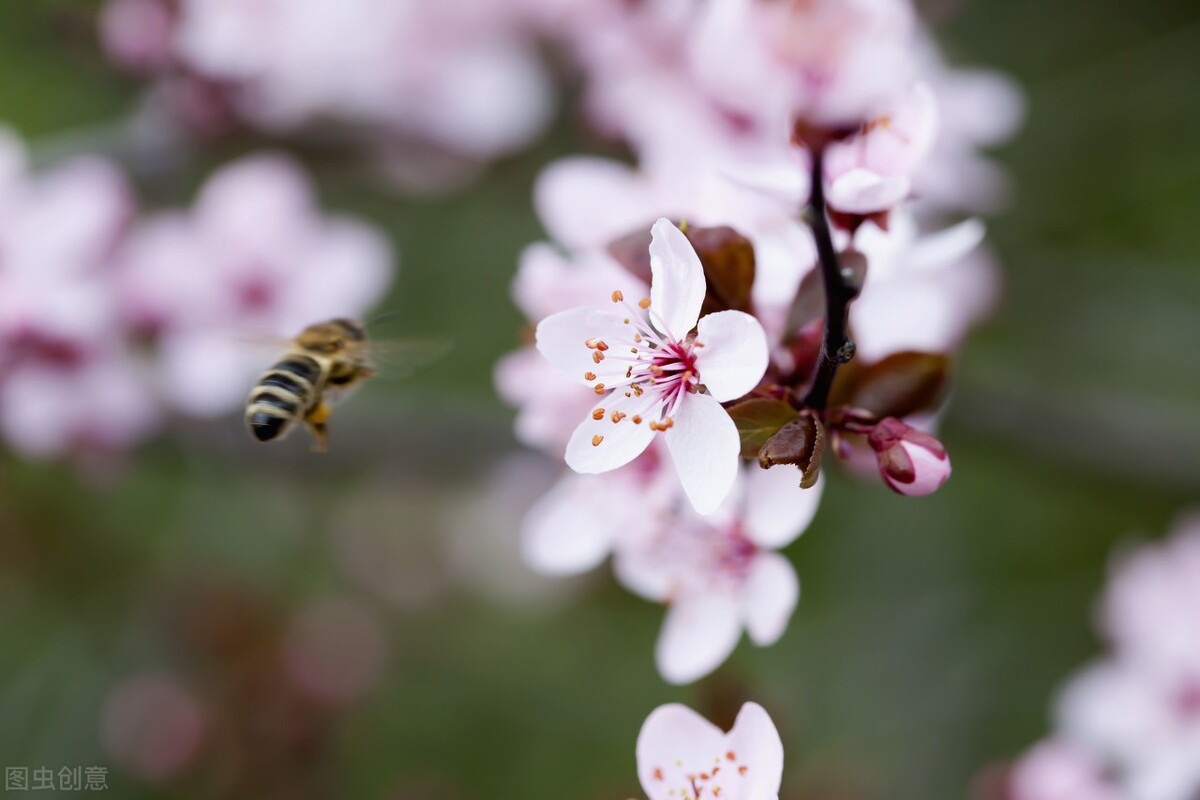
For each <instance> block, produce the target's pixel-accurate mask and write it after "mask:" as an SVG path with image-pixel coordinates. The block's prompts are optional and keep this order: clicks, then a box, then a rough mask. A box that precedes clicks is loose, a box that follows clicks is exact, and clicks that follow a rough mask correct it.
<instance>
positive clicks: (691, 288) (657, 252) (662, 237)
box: [650, 218, 707, 339]
mask: <svg viewBox="0 0 1200 800" xmlns="http://www.w3.org/2000/svg"><path fill="white" fill-rule="evenodd" d="M706 290H707V284H706V283H705V282H704V267H702V266H701V265H700V257H699V256H697V255H696V251H695V249H693V248H692V243H691V242H689V241H688V239H687V237H686V236H684V235H683V232H682V231H680V230H679V228H677V227H675V224H674V223H673V222H671V221H670V220H669V219H665V218H663V219H659V220H658V222H655V223H654V227H653V228H652V229H651V239H650V310H651V312H652V313H653V314H655V315H657V318H658V319H661V320H662V322H663V324H664V325H666V328H667V330H665V331H663V333H666V334H669V335H670V336H671V337H672V338H674V339H682V338H683V337H684V336H686V335H687V334H688V332H689V331H691V329H692V328H694V327H696V320H697V319H699V318H700V306H702V305H703V304H704V293H705V291H706Z"/></svg>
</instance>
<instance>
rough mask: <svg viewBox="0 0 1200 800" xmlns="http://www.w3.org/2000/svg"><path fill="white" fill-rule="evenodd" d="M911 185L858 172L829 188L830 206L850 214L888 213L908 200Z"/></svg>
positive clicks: (860, 170) (858, 170) (891, 178)
mask: <svg viewBox="0 0 1200 800" xmlns="http://www.w3.org/2000/svg"><path fill="white" fill-rule="evenodd" d="M909 188H910V182H909V180H908V178H903V177H899V176H892V177H885V176H883V175H879V174H877V173H875V172H871V171H870V170H867V169H862V168H855V169H852V170H850V171H848V172H845V173H843V174H842V175H840V176H839V177H838V178H837V180H835V181H834V182H833V184H832V185H830V187H829V205H831V206H833V207H834V208H836V209H837V210H838V211H845V212H846V213H849V214H874V213H876V212H878V211H887V210H888V209H890V208H892V207H893V206H895V205H897V204H898V203H899V202H900V201H901V200H903V199H904V198H906V197H908V191H909Z"/></svg>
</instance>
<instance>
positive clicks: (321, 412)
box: [304, 403, 330, 453]
mask: <svg viewBox="0 0 1200 800" xmlns="http://www.w3.org/2000/svg"><path fill="white" fill-rule="evenodd" d="M329 414H330V410H329V406H327V405H325V403H317V405H316V406H315V407H314V408H313V410H312V411H310V412H308V414H307V415H306V416H305V417H304V423H305V424H306V425H308V430H309V432H310V433H311V434H312V436H313V447H312V449H313V452H314V453H324V452H325V451H327V450H328V449H329V429H328V427H327V424H326V423H327V422H328V421H329Z"/></svg>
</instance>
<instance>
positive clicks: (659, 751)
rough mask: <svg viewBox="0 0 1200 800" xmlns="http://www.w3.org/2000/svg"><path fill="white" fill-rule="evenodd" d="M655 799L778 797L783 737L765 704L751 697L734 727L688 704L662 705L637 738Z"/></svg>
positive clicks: (647, 787) (644, 778)
mask: <svg viewBox="0 0 1200 800" xmlns="http://www.w3.org/2000/svg"><path fill="white" fill-rule="evenodd" d="M637 770H638V779H639V780H640V781H641V784H642V791H644V792H645V793H646V797H647V798H649V800H701V798H706V797H714V798H716V797H719V798H721V799H722V800H776V799H777V798H778V796H779V786H780V783H781V782H782V780H783V742H782V741H780V739H779V732H778V731H777V730H776V729H775V724H774V723H773V722H772V721H771V717H770V716H768V714H767V712H766V711H765V710H764V709H763V707H762V706H760V705H758V704H757V703H746V704H745V705H744V706H742V709H741V711H740V712H738V715H737V719H736V720H735V721H734V723H733V727H732V728H731V729H730V730H729V732H728V733H724V732H723V731H721V729H720V728H718V727H717V726H715V725H713V724H712V723H711V722H709V721H708V720H706V719H704V717H701V716H700V715H699V714H697V713H696V712H695V711H692V710H691V709H690V708H687V707H686V706H682V705H678V704H671V705H665V706H660V707H659V708H656V709H655V710H654V711H653V713H651V714H650V716H649V717H647V718H646V721H645V723H643V725H642V730H641V732H640V733H639V734H638V740H637Z"/></svg>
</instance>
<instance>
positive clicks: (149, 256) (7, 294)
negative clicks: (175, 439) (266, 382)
mask: <svg viewBox="0 0 1200 800" xmlns="http://www.w3.org/2000/svg"><path fill="white" fill-rule="evenodd" d="M391 270H392V257H391V253H390V249H389V246H388V245H387V243H386V242H385V240H384V239H383V237H382V236H381V235H380V234H379V233H377V232H376V231H375V230H373V229H372V228H370V227H369V226H367V225H365V224H364V223H361V222H358V221H355V220H351V219H346V218H337V217H328V216H325V215H323V214H322V213H321V212H320V210H319V209H318V207H317V205H316V201H315V198H314V196H313V193H312V188H311V186H310V184H309V183H308V180H307V178H306V176H305V174H304V172H303V171H302V170H301V168H300V167H299V166H298V165H296V164H295V163H293V162H292V161H290V160H287V159H286V158H283V157H281V156H272V155H262V156H252V157H248V158H246V159H243V160H241V161H238V162H234V163H231V164H228V165H226V166H224V167H223V168H221V169H220V170H218V171H217V172H215V173H214V174H213V175H212V176H211V177H210V178H209V180H208V181H207V183H206V184H205V185H204V186H203V187H202V188H201V189H200V192H199V195H198V197H197V199H196V201H195V204H194V205H193V206H192V208H190V209H189V210H187V211H166V212H159V213H155V214H145V215H141V216H139V215H138V211H137V204H136V202H135V199H134V196H133V193H132V190H131V188H130V186H129V185H128V183H127V181H126V179H125V178H124V176H123V174H122V173H121V171H120V170H119V169H118V168H117V167H116V166H115V165H113V164H112V163H110V162H107V161H104V160H102V159H99V158H95V157H78V158H75V159H72V160H68V161H64V162H61V163H58V164H56V165H53V166H51V167H49V168H48V169H44V170H40V171H39V170H34V169H32V168H31V167H30V166H29V164H28V159H27V156H26V154H25V151H24V148H23V146H22V144H21V142H20V141H19V139H17V137H15V136H14V135H12V134H10V133H7V132H5V131H0V432H2V434H3V438H4V439H5V440H6V441H7V442H8V443H9V444H10V445H11V446H12V447H13V448H14V449H16V450H18V451H20V452H22V453H23V454H25V455H28V456H31V457H35V458H51V457H58V456H64V455H79V454H89V453H92V454H94V453H112V452H119V451H121V450H124V449H125V448H127V447H129V446H130V445H132V444H134V443H136V442H137V441H138V440H140V439H141V438H142V437H144V436H146V435H148V434H149V433H151V432H152V431H153V430H154V429H155V428H156V426H157V424H158V423H159V422H160V421H161V420H162V419H163V418H164V417H165V416H166V415H168V414H171V413H183V414H192V415H200V416H206V415H214V414H221V413H226V412H228V411H230V410H231V409H232V408H235V407H236V406H237V405H238V404H239V403H240V402H242V401H243V400H244V397H245V392H246V387H247V386H248V385H249V384H250V382H251V381H252V379H253V376H254V375H255V373H256V371H258V370H261V369H262V366H263V364H262V361H263V359H264V358H270V354H269V353H268V354H266V355H264V353H263V352H262V350H261V349H260V348H258V347H256V346H255V345H253V344H248V337H262V336H271V337H287V336H291V335H294V334H295V332H297V331H298V330H300V329H301V328H302V327H304V326H305V325H307V324H309V323H310V322H311V321H312V320H313V319H321V318H327V317H330V316H336V315H351V316H359V315H361V314H362V313H363V312H365V311H366V309H368V308H369V307H370V306H371V305H372V304H373V303H375V302H376V301H377V300H378V299H379V297H380V295H381V293H382V292H383V290H384V289H385V288H386V286H387V283H388V281H389V279H390V273H391Z"/></svg>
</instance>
